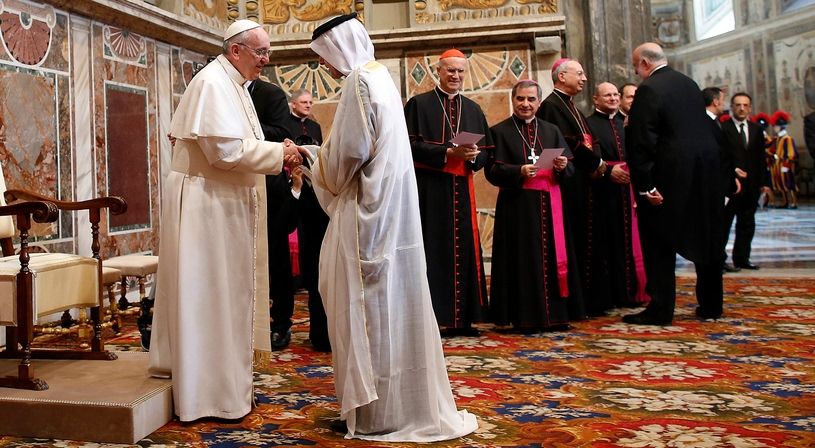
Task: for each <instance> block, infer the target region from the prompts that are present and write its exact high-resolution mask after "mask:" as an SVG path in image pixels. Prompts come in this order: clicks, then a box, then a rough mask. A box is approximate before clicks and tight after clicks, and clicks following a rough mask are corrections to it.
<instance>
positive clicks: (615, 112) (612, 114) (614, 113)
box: [594, 107, 617, 119]
mask: <svg viewBox="0 0 815 448" xmlns="http://www.w3.org/2000/svg"><path fill="white" fill-rule="evenodd" d="M594 110H595V111H597V112H600V113H601V114H603V115H607V116H608V118H609V119H611V118H614V116H615V115H617V111H616V110H615V111H614V112H612V113H608V112H603V111H602V110H600V109H598V108H596V107H595V108H594Z"/></svg>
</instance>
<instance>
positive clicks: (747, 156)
mask: <svg viewBox="0 0 815 448" xmlns="http://www.w3.org/2000/svg"><path fill="white" fill-rule="evenodd" d="M752 105H753V100H752V98H750V95H748V94H746V93H744V92H739V93H736V94H734V95H733V96H732V97H731V98H730V109H731V113H732V119H731V120H728V121H726V122H724V123H723V124H722V132H723V133H724V136H725V140H726V141H727V148H728V150H729V152H730V157H731V158H732V159H733V163H734V165H735V173H736V178H737V179H739V181H740V182H741V184H742V191H741V194H739V195H736V196H734V197H733V199H732V200H731V201H730V202H728V203H727V207H726V208H725V220H724V242H723V246H722V247H724V245H727V239H728V235H729V234H730V226H731V225H732V224H733V219H734V218H735V219H736V238H735V240H734V241H733V254H732V259H733V266H735V267H736V268H741V269H758V266H756V265H754V264H753V263H751V262H750V249H751V245H752V243H753V235H754V234H755V232H756V209H757V208H758V197H759V195H760V194H761V187H762V185H763V184H764V176H763V173H764V169H765V168H764V164H765V162H764V160H765V155H764V133H763V132H762V130H761V127H760V126H759V125H757V124H755V123H752V122H751V121H750V120H749V118H750V113H751V112H752ZM723 257H724V258H723V260H722V263H725V262H726V260H727V252H726V251H725V253H724V254H723Z"/></svg>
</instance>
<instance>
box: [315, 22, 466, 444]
mask: <svg viewBox="0 0 815 448" xmlns="http://www.w3.org/2000/svg"><path fill="white" fill-rule="evenodd" d="M311 48H312V49H313V50H314V51H315V52H316V53H317V54H318V55H319V56H320V59H321V62H322V63H323V64H324V65H325V66H326V67H327V68H328V70H329V71H330V72H331V74H332V76H334V77H335V78H339V77H342V76H345V77H346V79H345V81H344V82H343V85H342V93H341V95H342V96H341V98H340V101H339V104H338V106H337V112H336V115H335V117H336V119H335V121H334V124H333V126H332V129H331V134H330V135H329V137H328V139H326V141H325V143H324V144H323V147H322V148H321V149H320V152H319V154H318V159H317V162H316V163H315V165H314V167H313V173H314V190H315V192H316V193H317V197H318V199H319V201H320V204H321V205H322V207H323V208H324V209H325V211H326V213H327V214H328V216H329V218H330V219H331V222H330V223H329V225H328V230H327V231H326V234H325V238H324V240H323V245H322V252H321V253H320V275H319V278H320V281H319V282H320V283H319V289H320V294H322V296H323V302H324V304H325V309H326V314H327V316H328V329H329V335H330V338H331V347H332V348H333V353H332V358H333V363H334V383H335V388H336V390H337V397H338V399H339V404H340V407H341V410H340V412H341V416H340V417H341V419H342V420H345V422H346V426H347V434H346V437H349V438H351V437H356V438H360V439H368V440H380V441H400V442H432V441H438V440H448V439H453V438H456V437H461V436H464V435H466V434H469V433H471V432H473V431H475V429H476V428H477V427H478V424H477V422H476V419H475V416H474V415H472V414H469V413H467V411H457V410H456V404H455V401H454V400H453V393H452V391H451V389H450V382H449V380H448V378H447V370H446V367H445V362H444V354H443V353H442V346H441V338H440V336H439V329H438V325H437V324H436V318H435V315H434V314H433V308H432V304H431V302H430V290H429V288H428V284H427V276H426V265H425V255H424V247H423V245H422V234H421V229H422V226H421V223H420V221H419V203H418V193H417V190H416V177H415V174H414V172H413V160H412V158H411V152H410V140H409V138H408V133H407V127H406V125H405V115H404V113H403V111H402V100H401V98H400V96H399V92H398V90H397V89H396V86H395V85H394V83H393V79H392V78H391V76H390V74H389V73H388V69H387V68H386V67H384V66H383V65H381V64H379V63H378V62H376V61H375V60H374V48H373V44H372V43H371V40H370V38H369V37H368V33H367V32H366V31H365V28H364V26H363V25H362V24H361V23H360V22H359V20H356V14H350V15H345V16H340V17H336V18H334V19H332V20H330V21H329V22H327V23H325V24H323V25H321V26H320V27H318V28H317V29H316V30H315V31H314V36H313V38H312V43H311Z"/></svg>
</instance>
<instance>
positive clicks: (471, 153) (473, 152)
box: [447, 144, 481, 162]
mask: <svg viewBox="0 0 815 448" xmlns="http://www.w3.org/2000/svg"><path fill="white" fill-rule="evenodd" d="M480 153H481V151H479V150H478V146H476V145H473V144H470V145H458V146H452V147H450V148H447V155H448V156H453V157H458V158H459V159H463V160H466V161H468V162H472V161H474V160H475V158H476V157H478V154H480Z"/></svg>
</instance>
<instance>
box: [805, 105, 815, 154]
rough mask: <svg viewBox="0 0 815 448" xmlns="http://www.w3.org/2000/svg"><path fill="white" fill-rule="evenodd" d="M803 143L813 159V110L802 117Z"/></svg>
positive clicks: (814, 144)
mask: <svg viewBox="0 0 815 448" xmlns="http://www.w3.org/2000/svg"><path fill="white" fill-rule="evenodd" d="M804 143H806V145H807V148H808V149H809V154H810V155H812V158H813V159H815V112H810V113H809V115H807V116H805V117H804Z"/></svg>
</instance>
